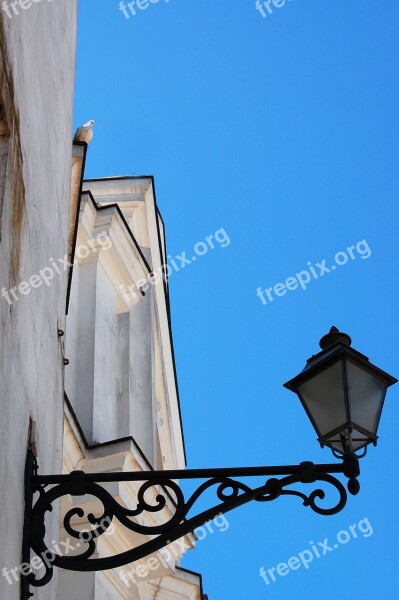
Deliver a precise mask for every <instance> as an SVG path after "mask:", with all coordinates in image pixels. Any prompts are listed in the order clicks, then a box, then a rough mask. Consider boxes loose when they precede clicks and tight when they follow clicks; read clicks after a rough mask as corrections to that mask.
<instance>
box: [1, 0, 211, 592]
mask: <svg viewBox="0 0 399 600" xmlns="http://www.w3.org/2000/svg"><path fill="white" fill-rule="evenodd" d="M12 4H14V5H15V6H14V9H10V10H11V12H10V13H9V12H8V11H6V10H4V9H3V10H2V12H1V13H0V51H1V63H0V236H1V239H0V288H1V298H0V344H1V346H0V355H1V360H0V381H1V386H2V395H1V402H0V448H1V452H0V532H1V534H0V569H1V570H2V576H1V577H0V598H1V600H17V599H19V598H20V593H21V591H20V585H21V558H22V554H21V547H22V533H23V531H22V530H23V519H24V468H25V461H26V455H27V451H30V452H33V453H34V454H35V455H37V459H38V463H39V465H40V472H41V473H43V474H44V473H60V472H65V473H69V472H71V471H73V470H75V469H83V470H85V471H87V472H93V471H95V472H110V471H112V472H114V471H120V472H123V471H129V470H137V471H146V470H152V469H181V468H184V466H185V451H184V439H183V433H182V425H181V415H180V405H179V396H178V388H177V380H176V369H175V363H174V355H173V342H172V335H171V324H170V311H169V294H168V286H167V282H166V279H165V277H163V269H164V267H163V265H165V263H166V251H165V236H164V228H163V222H162V219H161V216H160V214H159V211H158V208H157V204H156V197H155V188H154V181H153V179H152V178H151V177H127V178H115V179H99V180H91V181H84V165H85V160H86V153H87V147H86V145H85V144H79V143H75V144H73V145H71V137H72V135H71V133H72V116H73V94H74V73H75V50H76V32H77V0H57V2H40V3H39V2H34V3H31V4H29V6H28V4H27V3H26V2H23V3H22V4H24V9H23V10H22V8H21V10H18V12H16V9H17V8H18V7H19V5H17V3H12ZM20 4H21V3H20ZM7 6H8V5H7ZM8 8H10V7H9V6H8ZM49 89H51V94H50V93H49V92H48V90H49ZM71 265H72V266H71ZM151 274H152V275H151ZM108 491H111V493H112V494H113V496H114V497H115V498H116V499H117V501H118V502H120V503H121V504H123V505H124V506H126V507H127V508H129V507H131V506H134V503H135V501H136V500H135V496H134V493H135V491H137V490H135V488H134V485H132V484H129V485H128V484H118V485H117V486H113V487H112V486H109V488H108ZM73 503H74V499H73V498H71V497H69V498H65V499H63V502H61V503H60V506H59V508H58V509H57V510H53V512H52V513H51V514H50V515H49V519H48V523H47V531H48V537H49V540H50V541H51V540H54V541H59V540H61V541H65V540H66V539H67V538H68V533H67V532H66V531H65V529H64V528H63V525H61V524H63V516H64V515H65V514H66V512H67V511H68V510H70V509H71V507H72V508H73V507H74V504H73ZM83 507H84V508H85V509H87V510H85V514H87V513H88V512H90V511H93V512H94V511H96V510H97V509H98V508H99V507H98V505H97V504H96V503H95V502H94V501H93V499H91V498H86V499H85V501H84V503H83ZM171 511H173V502H172V503H171V504H170V505H169V504H167V505H166V506H165V507H164V509H163V511H162V513H163V514H162V513H159V514H157V516H155V514H153V515H149V516H147V517H146V518H147V519H149V521H148V522H149V523H152V524H155V523H156V522H157V521H156V519H162V518H168V515H169V514H171ZM85 523H86V524H87V522H85V521H84V519H83V520H82V523H81V526H83V527H84V526H85ZM138 543H139V540H138V539H137V538H136V536H135V534H132V533H131V532H126V531H123V530H122V528H121V527H120V528H118V525H116V524H115V525H114V526H113V528H112V531H111V529H110V532H109V535H106V536H102V537H101V540H100V539H99V540H98V545H97V549H96V552H97V555H98V556H100V557H101V556H108V555H112V554H116V553H119V552H122V551H124V550H126V549H128V548H132V547H134V546H135V545H136V544H138ZM194 544H195V536H194V534H188V535H187V536H185V538H184V539H183V540H180V541H179V543H178V542H175V543H174V544H170V545H169V546H168V547H167V548H166V549H165V551H164V552H163V553H158V554H157V555H156V556H155V555H154V556H153V557H150V558H153V560H152V561H151V563H148V561H146V560H144V559H143V561H138V562H137V563H135V564H131V565H127V566H126V567H124V568H123V569H119V570H111V571H104V572H96V573H84V574H83V573H76V572H73V571H63V570H58V569H55V573H54V577H53V578H52V580H51V581H50V582H49V583H48V584H47V585H45V586H43V587H40V588H33V592H34V598H35V599H36V600H55V598H57V599H59V600H77V599H79V600H119V599H126V600H128V599H140V600H147V599H148V600H150V599H154V600H155V598H156V599H157V600H163V599H165V600H183V599H187V600H202V598H204V596H203V593H202V584H201V577H200V576H199V575H198V574H196V573H192V572H190V571H187V570H185V569H182V568H181V567H180V566H179V560H180V558H181V556H182V554H183V552H184V551H185V550H187V549H189V548H192V547H194ZM149 564H150V565H151V566H149Z"/></svg>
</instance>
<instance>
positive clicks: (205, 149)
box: [75, 0, 399, 600]
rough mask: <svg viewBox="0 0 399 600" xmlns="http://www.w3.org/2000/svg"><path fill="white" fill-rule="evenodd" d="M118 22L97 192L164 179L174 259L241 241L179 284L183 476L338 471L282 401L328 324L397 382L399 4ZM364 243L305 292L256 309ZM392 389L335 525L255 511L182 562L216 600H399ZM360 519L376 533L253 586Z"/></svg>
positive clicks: (95, 159) (245, 510)
mask: <svg viewBox="0 0 399 600" xmlns="http://www.w3.org/2000/svg"><path fill="white" fill-rule="evenodd" d="M118 4H119V1H118V0H102V1H101V2H96V3H94V2H93V1H92V0H80V29H79V47H78V67H77V86H76V106H75V123H76V125H79V124H81V123H83V122H85V121H86V120H88V119H90V118H93V119H95V121H96V125H95V137H94V140H93V142H92V144H91V146H90V149H89V155H88V163H87V170H86V176H87V177H103V176H104V177H106V176H111V175H129V174H130V175H134V174H135V175H141V174H153V175H154V176H155V181H156V189H157V197H158V204H159V207H160V210H161V212H162V215H163V217H164V220H165V224H166V232H167V241H168V251H169V253H170V255H171V256H172V257H175V256H176V255H181V253H182V252H183V251H186V253H187V257H189V258H191V257H192V256H193V255H194V252H193V249H194V246H195V244H196V243H197V242H201V241H205V239H206V237H207V236H209V235H211V234H215V232H216V231H217V230H220V229H222V228H223V229H224V230H225V232H226V233H227V234H228V236H229V239H230V244H228V245H226V244H225V247H222V245H221V244H219V243H216V244H215V248H214V249H213V250H212V249H209V250H208V252H207V253H206V254H205V255H204V256H201V257H199V256H198V257H197V260H196V262H195V263H191V264H190V265H186V267H185V268H184V269H182V270H180V271H179V272H174V273H173V274H172V276H171V278H170V290H171V301H172V316H173V331H174V341H175V350H176V360H177V368H178V378H179V385H180V394H181V402H182V411H183V419H184V426H185V437H186V445H187V455H188V466H189V467H191V468H194V467H201V466H234V465H261V464H284V463H296V462H300V461H302V460H313V461H315V462H329V461H330V460H334V459H333V457H332V455H331V453H330V452H329V450H327V449H325V450H323V451H322V450H320V448H319V446H318V444H317V442H316V434H315V433H314V431H313V429H312V427H311V425H310V423H309V422H308V420H307V417H306V415H305V413H304V412H303V410H302V408H301V406H300V404H299V401H298V400H297V398H296V397H295V396H294V395H293V394H292V393H291V392H288V391H287V390H285V389H283V387H282V384H283V383H284V382H285V381H287V380H288V379H290V378H291V377H292V376H294V375H296V374H297V373H298V372H299V371H300V370H301V369H302V368H303V366H304V364H305V360H306V359H307V358H309V357H310V356H311V355H312V354H313V353H315V352H316V351H317V349H318V340H319V338H320V337H321V336H322V335H323V334H324V333H326V332H327V330H328V329H329V328H330V327H331V325H336V326H337V327H339V328H340V329H342V330H344V331H347V332H348V333H349V334H350V335H351V336H352V339H353V346H354V347H355V348H357V349H358V350H360V351H362V352H364V353H365V354H366V355H368V356H369V357H370V359H371V360H372V361H373V362H375V363H376V364H377V365H378V366H381V367H382V368H384V369H386V370H387V371H388V372H391V373H392V374H393V375H396V376H398V375H399V365H398V360H397V347H398V308H397V307H398V300H397V296H398V277H399V263H398V229H399V228H398V216H399V215H398V145H399V141H398V140H399V135H398V134H399V131H398V106H399V98H398V64H397V57H398V40H397V35H398V34H397V23H398V19H399V3H398V2H397V0H385V1H384V2H383V3H381V2H380V3H376V2H371V1H370V0H351V2H320V1H319V0H307V1H306V2H305V1H304V0H292V1H290V2H288V1H287V2H286V4H285V5H284V6H281V8H274V9H273V13H272V14H268V13H267V14H268V16H267V17H266V18H263V17H262V15H261V14H260V12H257V11H256V9H255V2H254V1H253V0H224V1H222V0H217V1H215V0H170V2H165V1H164V0H160V2H159V3H158V4H151V5H150V6H149V7H148V8H147V9H146V10H142V11H139V10H137V14H136V15H135V16H133V15H131V17H130V18H129V19H126V17H125V16H124V15H123V13H122V12H121V11H120V10H119V9H118ZM219 239H222V236H221V235H220V236H219ZM362 240H366V243H367V245H368V248H369V250H370V252H366V251H365V248H366V246H365V245H364V244H363V245H360V246H359V249H360V250H361V251H363V255H360V254H359V252H357V251H356V245H357V244H358V242H360V241H362ZM353 245H354V246H355V249H354V250H353V251H352V252H353V253H354V256H355V258H354V259H353V260H352V258H348V262H347V264H345V265H343V266H336V269H335V270H334V271H330V272H329V273H326V274H325V275H324V276H323V277H321V278H319V279H317V280H316V279H314V278H313V277H312V279H311V281H310V282H309V284H308V286H307V289H306V290H303V289H302V288H301V287H298V289H296V290H291V291H287V292H286V293H285V295H282V296H280V297H279V296H276V295H275V293H274V292H273V296H272V297H273V302H270V300H269V299H268V297H267V296H266V295H265V296H264V299H265V300H266V304H263V302H262V300H261V298H260V297H258V296H257V295H256V291H257V288H258V287H261V288H263V289H264V288H270V287H274V286H275V285H276V284H277V283H281V282H282V283H284V282H285V281H286V280H287V278H289V277H291V276H295V274H296V273H298V272H300V271H302V270H304V269H307V268H310V266H311V265H313V266H314V265H315V264H316V263H317V262H321V261H322V260H324V259H326V261H327V262H326V264H327V265H329V266H331V265H332V264H333V263H334V256H335V255H336V253H338V252H341V251H345V252H346V256H347V257H348V252H347V251H346V248H348V247H350V246H353ZM201 248H202V249H203V246H201ZM370 253H371V254H370ZM362 256H363V258H362ZM367 256H368V257H367ZM338 260H339V261H341V260H342V261H344V260H345V256H344V255H339V257H338ZM308 262H310V263H311V265H308ZM177 264H179V262H177ZM315 268H316V267H315ZM304 277H305V278H306V276H304ZM277 289H278V290H280V292H281V289H282V288H277ZM281 293H283V292H281ZM398 392H399V386H397V388H391V390H390V392H389V393H388V396H387V401H386V405H385V410H384V413H383V416H382V422H381V426H380V430H379V434H380V442H379V445H378V447H377V448H371V449H370V451H369V453H368V456H367V457H366V458H365V459H364V460H363V462H362V464H361V468H362V474H361V478H360V481H361V486H362V490H361V493H360V495H359V496H357V497H356V498H353V497H350V498H349V502H348V505H347V507H346V509H345V510H344V511H343V512H341V513H339V514H338V515H336V516H334V517H322V516H318V515H316V514H315V513H313V512H311V511H310V510H309V509H306V508H304V507H302V505H301V501H300V500H299V499H298V498H294V497H288V498H282V499H280V500H277V501H276V502H273V503H270V504H267V505H264V504H259V505H258V504H255V503H253V504H252V505H248V506H247V507H242V508H240V509H237V510H236V511H234V512H233V513H230V514H229V515H228V520H229V524H230V526H229V529H228V530H227V531H225V532H223V533H222V532H221V531H218V530H217V531H215V533H214V534H209V535H208V536H207V537H206V538H205V539H204V540H202V541H201V542H199V543H198V547H197V549H196V550H195V551H193V552H190V553H188V555H187V557H186V558H185V559H184V561H183V566H184V567H186V568H189V569H193V570H196V571H199V572H201V573H202V574H203V577H204V589H205V591H206V592H207V593H208V594H209V598H210V600H261V599H262V600H263V599H269V600H287V599H289V600H291V599H295V600H296V599H298V598H299V599H302V598H306V599H307V600H316V599H319V598H320V597H323V598H324V600H336V598H338V597H339V598H340V599H341V600H349V599H350V600H353V598H356V599H358V598H363V597H378V598H388V599H390V598H394V597H396V593H397V556H396V553H397V547H396V546H397V539H398V534H399V527H398V515H397V491H398V484H397V480H396V472H397V464H398V455H397V454H398V453H397V432H398ZM365 518H366V519H368V522H369V523H370V524H371V526H372V528H373V534H372V535H369V536H368V537H363V535H360V536H359V537H358V538H357V539H351V540H350V541H349V542H348V543H347V544H345V545H344V544H341V545H340V546H339V548H338V549H336V550H334V551H333V552H328V553H327V555H325V556H322V557H320V558H319V559H315V560H314V561H313V562H312V563H311V565H310V568H309V569H307V570H305V568H304V567H303V566H301V567H300V568H299V569H298V570H296V571H290V572H289V574H288V575H286V576H284V577H283V576H278V577H277V581H276V582H274V583H272V584H270V585H269V586H267V585H266V583H265V582H264V581H263V580H262V578H261V577H260V576H259V569H260V567H262V566H264V567H265V568H266V570H267V569H268V568H272V567H275V566H277V565H278V564H279V563H281V562H287V560H288V559H289V558H290V557H291V556H295V555H298V553H299V552H301V551H303V550H305V549H308V548H310V544H309V542H310V541H313V542H323V540H324V539H325V538H328V539H329V542H330V543H331V542H334V541H335V539H336V536H337V534H338V532H340V531H341V530H343V529H345V530H347V531H349V526H350V525H352V524H354V523H358V522H359V521H361V520H362V519H365Z"/></svg>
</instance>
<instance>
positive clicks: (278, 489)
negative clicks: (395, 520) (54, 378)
mask: <svg viewBox="0 0 399 600" xmlns="http://www.w3.org/2000/svg"><path fill="white" fill-rule="evenodd" d="M37 469H38V467H37V463H36V460H35V459H34V457H33V456H32V455H31V454H29V455H28V458H27V465H26V482H25V493H26V506H25V525H24V542H23V561H24V562H25V563H30V559H31V551H32V552H33V553H34V554H36V555H37V556H39V557H40V558H41V559H42V562H43V565H44V568H45V573H44V575H43V576H42V577H41V578H37V577H36V575H35V573H34V572H33V571H32V570H31V572H30V573H29V574H28V575H25V576H23V581H22V598H23V600H25V599H26V598H29V597H30V596H32V594H31V593H30V591H29V590H30V586H31V585H32V586H35V587H38V586H43V585H46V584H47V583H48V582H49V581H50V580H51V578H52V576H53V568H54V566H56V567H60V568H62V569H69V570H72V571H103V570H106V569H115V568H117V567H121V566H123V565H126V564H128V563H131V562H134V561H137V560H139V559H141V558H144V557H145V556H148V555H150V554H152V553H154V552H156V551H158V550H160V549H161V548H163V547H164V546H167V545H168V544H169V543H171V542H173V541H175V540H177V539H179V538H181V537H182V536H184V535H186V534H188V533H190V532H192V531H194V530H195V529H196V528H197V527H200V526H201V525H203V524H204V523H206V522H207V521H209V520H211V519H213V518H215V517H216V516H217V515H219V514H221V513H226V512H228V511H230V510H233V509H234V508H236V507H238V506H241V505H243V504H246V503H248V502H250V501H251V500H256V501H257V502H270V501H271V500H275V499H276V498H278V497H279V496H284V495H286V496H287V495H291V496H298V497H299V498H301V499H302V500H303V505H304V506H310V508H311V509H312V510H314V511H315V512H316V513H318V514H320V515H333V514H336V513H338V512H339V511H341V510H342V509H343V508H344V506H345V504H346V501H347V493H346V490H345V488H344V486H343V484H342V483H341V482H340V481H339V480H338V479H337V478H336V477H334V476H333V475H332V474H339V473H341V474H343V475H345V476H346V477H348V478H349V482H348V490H349V492H350V493H351V494H357V493H358V491H359V484H358V482H357V479H356V478H357V476H358V475H359V465H358V459H357V457H356V456H355V455H352V456H346V457H344V459H343V461H342V462H341V463H336V464H320V465H317V464H314V463H312V462H303V463H301V464H299V465H289V466H276V467H270V466H269V467H243V468H227V469H188V470H185V471H145V472H137V473H136V472H128V473H95V474H87V473H84V472H83V471H74V472H73V473H71V474H70V475H38V474H37ZM251 477H262V478H264V477H266V478H267V479H266V481H263V482H262V483H261V484H260V485H259V486H258V487H251V486H249V485H247V484H245V483H242V482H241V481H237V479H236V478H251ZM277 477H278V478H277ZM182 479H199V480H201V479H204V480H206V481H205V482H203V483H201V484H200V485H199V487H198V488H197V490H196V491H195V492H194V493H193V494H192V495H191V496H190V497H189V498H188V499H185V497H184V494H183V492H182V490H181V489H180V487H179V486H178V484H177V483H176V481H175V480H182ZM129 481H131V482H143V483H142V484H141V485H140V488H139V490H138V493H137V505H136V508H135V509H134V510H129V509H127V508H125V507H123V506H121V505H120V504H118V503H117V502H116V500H115V499H114V498H113V497H112V495H111V494H109V492H107V491H106V490H105V489H104V488H103V487H101V486H100V485H98V484H99V483H107V482H129ZM317 481H321V482H325V483H328V484H330V485H332V486H333V487H334V488H335V489H336V490H337V491H338V494H339V499H338V502H337V503H336V504H335V505H334V506H333V507H331V508H323V507H321V506H319V503H318V502H317V500H323V499H324V497H325V492H324V491H323V490H322V489H315V490H314V491H312V492H311V493H310V494H309V495H306V494H304V493H303V492H302V491H295V490H291V489H285V488H288V487H289V486H291V485H293V484H296V483H300V484H311V483H315V482H317ZM154 486H156V491H157V495H156V498H155V503H154V502H152V503H150V502H149V501H148V495H147V494H148V492H149V490H150V489H151V488H154ZM211 488H214V490H215V493H216V496H217V499H218V500H219V501H220V502H219V503H217V504H215V505H214V506H212V507H211V508H209V509H207V510H205V511H203V512H200V513H199V514H197V515H194V516H189V513H190V512H191V510H192V508H193V506H194V505H195V503H196V502H197V500H198V499H199V498H200V496H202V494H204V492H205V491H207V490H209V489H211ZM37 493H38V498H37V499H36V501H35V502H34V495H35V494H37ZM66 495H71V496H85V495H90V496H94V497H95V498H96V499H98V500H99V501H100V502H101V504H102V507H103V509H102V510H103V512H102V514H101V515H100V516H95V515H94V514H92V513H89V514H88V515H87V520H88V521H89V523H90V524H91V525H92V530H91V531H90V532H86V533H85V537H84V539H82V533H81V531H79V530H77V529H75V528H74V527H73V525H72V519H73V518H74V517H79V518H83V517H84V511H83V509H82V508H72V509H71V510H69V511H68V512H67V513H66V515H65V516H64V521H63V525H64V528H65V530H66V532H67V533H68V535H69V536H70V537H71V538H74V539H76V540H79V543H77V544H76V548H78V547H82V546H83V551H82V553H81V554H79V555H77V556H76V555H75V556H66V555H62V554H59V553H57V552H54V549H50V548H49V547H48V546H47V544H46V541H45V535H46V526H45V517H46V513H47V512H49V511H51V510H52V506H53V503H54V502H55V501H56V500H58V499H59V498H61V497H63V496H66ZM171 499H172V502H170V500H171ZM168 501H169V507H170V506H171V507H172V513H173V514H172V516H171V517H170V518H169V520H167V521H166V522H164V523H162V524H160V525H156V526H154V525H153V526H151V525H143V524H140V523H139V522H138V521H137V520H132V517H133V518H134V517H138V516H139V515H143V514H144V513H146V512H147V513H155V512H159V511H161V510H163V509H164V508H165V506H166V505H167V503H168ZM113 519H116V520H117V521H119V522H120V523H121V524H122V525H123V526H124V527H126V528H127V529H129V530H131V531H133V532H136V533H139V534H143V535H146V536H150V537H152V536H156V537H153V539H150V540H149V541H146V542H143V544H142V545H140V546H138V547H135V548H132V549H130V550H128V551H126V552H122V553H121V554H118V555H115V556H110V557H106V558H91V557H92V556H93V554H94V553H95V551H96V540H97V538H98V537H100V536H101V535H103V534H104V533H106V532H107V530H108V528H109V527H110V525H111V523H112V521H113Z"/></svg>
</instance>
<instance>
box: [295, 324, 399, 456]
mask: <svg viewBox="0 0 399 600" xmlns="http://www.w3.org/2000/svg"><path fill="white" fill-rule="evenodd" d="M351 343H352V341H351V338H350V337H349V336H348V335H346V333H341V332H340V331H339V330H338V329H337V328H336V327H332V328H331V329H330V332H329V333H328V334H327V335H325V336H324V337H322V339H321V340H320V347H321V348H322V351H321V352H319V353H318V354H316V355H315V356H312V357H311V358H309V360H308V361H307V364H306V366H305V368H304V369H303V371H302V372H301V373H299V375H297V376H296V377H294V378H293V379H291V380H290V381H288V382H287V383H285V384H284V386H285V387H286V388H288V389H289V390H291V391H293V392H295V393H296V394H298V396H299V399H300V400H301V402H302V405H303V407H304V409H305V411H306V413H307V415H308V417H309V419H310V421H311V423H312V424H313V427H314V428H315V430H316V432H317V434H318V436H319V438H318V440H319V442H320V444H321V446H322V447H323V446H329V447H330V448H331V450H332V452H333V454H334V456H336V457H337V458H340V456H342V455H343V456H351V455H353V454H354V452H355V451H356V450H360V449H361V448H364V449H365V451H364V454H365V453H366V447H367V445H368V444H370V443H372V444H374V446H375V445H376V444H377V439H378V436H377V429H378V424H379V421H380V417H381V412H382V407H383V404H384V400H385V394H386V391H387V389H388V387H389V386H390V385H393V384H394V383H396V382H397V379H395V378H394V377H392V376H391V375H388V373H385V371H382V370H381V369H379V368H378V367H376V366H374V365H373V364H371V363H370V362H369V359H368V358H367V356H364V354H361V353H360V352H358V351H357V350H354V349H353V348H351V347H350V346H351Z"/></svg>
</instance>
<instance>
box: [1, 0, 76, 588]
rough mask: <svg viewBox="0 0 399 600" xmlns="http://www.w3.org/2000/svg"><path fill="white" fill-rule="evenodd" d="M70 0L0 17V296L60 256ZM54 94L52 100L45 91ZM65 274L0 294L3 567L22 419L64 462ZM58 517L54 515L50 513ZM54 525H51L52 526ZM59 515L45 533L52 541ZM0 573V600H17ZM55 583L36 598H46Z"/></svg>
mask: <svg viewBox="0 0 399 600" xmlns="http://www.w3.org/2000/svg"><path fill="white" fill-rule="evenodd" d="M76 29H77V0H57V1H56V2H41V3H36V4H32V6H31V7H30V8H29V10H20V14H19V15H18V16H16V15H15V16H14V17H13V18H12V19H9V18H8V17H7V16H6V15H5V14H4V13H3V12H1V15H0V95H1V98H2V101H3V104H4V113H5V117H6V122H7V126H8V130H9V152H8V156H7V164H6V176H5V186H4V189H3V192H4V193H3V196H2V199H1V202H0V205H2V218H1V241H0V289H1V288H5V289H6V290H9V289H10V288H15V287H17V286H18V285H19V284H20V283H21V282H23V281H28V279H29V278H30V277H31V276H32V275H35V274H38V273H39V271H40V270H41V269H43V268H45V267H48V266H49V264H50V258H54V259H55V260H57V259H59V258H62V257H63V256H64V254H65V253H66V252H67V247H68V246H67V234H68V219H69V200H70V181H71V153H72V149H71V141H72V140H71V138H72V112H73V91H74V74H75V48H76ZM49 90H51V93H49ZM66 286H67V279H66V273H61V274H55V276H54V278H53V279H52V280H51V282H50V283H49V285H48V286H47V285H45V284H44V283H43V282H42V284H41V286H40V287H38V288H36V289H31V290H30V292H29V293H28V294H26V295H22V294H20V293H18V300H14V301H13V302H12V304H9V303H8V301H7V300H6V298H5V297H3V296H1V297H0V354H1V360H0V382H1V400H0V531H1V535H0V570H1V569H3V567H8V568H14V567H16V566H18V565H19V564H20V562H21V545H22V525H23V506H24V485H23V480H24V465H25V457H26V449H27V442H28V428H29V420H30V418H32V419H33V420H34V421H35V422H36V423H37V432H38V439H37V448H38V460H39V463H40V468H41V472H42V473H46V472H47V473H51V472H59V471H60V469H61V461H62V423H63V371H64V366H63V348H62V338H59V337H58V335H57V330H58V328H59V329H64V325H65V316H64V313H65V298H66ZM55 517H56V515H55ZM50 523H51V521H50ZM57 529H58V522H57V521H56V518H55V519H54V520H53V522H52V529H51V526H50V535H56V531H57ZM19 594H20V589H19V585H18V583H13V584H12V585H10V584H9V583H8V582H7V579H6V578H5V577H4V576H1V575H0V598H1V600H17V599H19ZM56 595H57V592H56V578H55V579H54V580H53V582H52V583H50V584H49V585H47V586H46V587H44V588H40V589H37V590H36V591H35V598H36V600H50V599H51V600H53V599H54V598H55V597H56Z"/></svg>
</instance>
